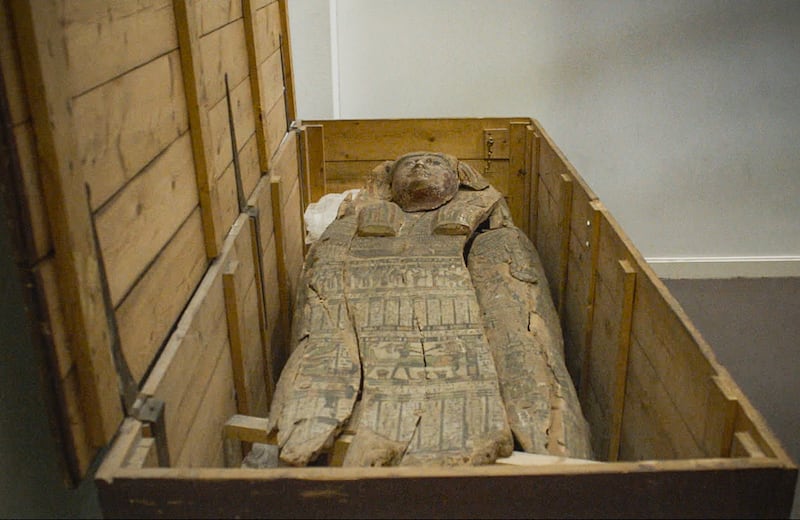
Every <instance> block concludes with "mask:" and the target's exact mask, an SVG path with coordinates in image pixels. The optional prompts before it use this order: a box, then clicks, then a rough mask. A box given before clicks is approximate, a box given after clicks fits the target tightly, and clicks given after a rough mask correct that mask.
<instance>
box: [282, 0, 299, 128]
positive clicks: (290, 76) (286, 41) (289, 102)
mask: <svg viewBox="0 0 800 520" xmlns="http://www.w3.org/2000/svg"><path fill="white" fill-rule="evenodd" d="M278 8H279V12H280V19H281V52H282V53H283V85H284V87H285V89H286V91H285V93H284V96H285V97H286V119H287V120H289V121H294V120H296V119H297V107H296V104H295V97H294V96H295V94H294V64H293V63H292V46H291V41H292V38H291V35H290V34H289V11H288V7H287V5H286V0H278Z"/></svg>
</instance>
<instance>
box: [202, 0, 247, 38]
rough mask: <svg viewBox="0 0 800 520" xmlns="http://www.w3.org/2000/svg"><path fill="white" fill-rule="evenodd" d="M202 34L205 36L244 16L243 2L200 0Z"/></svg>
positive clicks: (233, 0)
mask: <svg viewBox="0 0 800 520" xmlns="http://www.w3.org/2000/svg"><path fill="white" fill-rule="evenodd" d="M198 5H199V11H198V13H199V14H198V18H199V20H200V35H201V36H204V35H206V34H208V33H210V32H212V31H214V30H216V29H219V28H220V27H222V26H223V25H227V24H229V23H231V22H233V21H234V20H238V19H239V18H241V17H242V2H241V1H237V0H199V1H198Z"/></svg>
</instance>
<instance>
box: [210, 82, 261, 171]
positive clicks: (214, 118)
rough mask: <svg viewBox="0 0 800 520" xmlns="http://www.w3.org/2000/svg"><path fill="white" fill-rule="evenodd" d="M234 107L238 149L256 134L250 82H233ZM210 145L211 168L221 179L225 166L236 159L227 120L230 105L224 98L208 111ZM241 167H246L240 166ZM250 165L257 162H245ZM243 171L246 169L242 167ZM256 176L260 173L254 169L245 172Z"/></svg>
mask: <svg viewBox="0 0 800 520" xmlns="http://www.w3.org/2000/svg"><path fill="white" fill-rule="evenodd" d="M230 89H231V109H232V112H233V120H234V123H235V127H234V130H235V132H236V139H237V141H238V142H237V146H238V147H239V150H241V149H242V147H243V145H244V144H245V143H246V142H247V141H249V140H250V138H251V137H252V136H253V134H254V133H255V126H256V125H255V119H254V117H253V100H252V98H251V97H250V82H249V81H242V82H240V83H239V84H238V85H234V84H233V83H231V85H230ZM208 123H209V125H208V128H209V144H210V146H211V150H212V151H211V161H212V162H211V168H212V172H213V174H214V177H215V178H219V177H220V176H221V175H222V172H224V171H225V168H227V167H228V165H229V164H230V163H231V161H232V160H233V153H232V152H233V151H232V149H231V127H230V123H229V119H228V105H227V103H226V100H225V98H224V97H223V98H222V99H221V100H220V101H219V102H217V104H216V105H214V106H213V107H211V108H210V109H209V111H208ZM240 166H245V165H241V164H240ZM246 166H248V168H249V167H251V166H256V172H258V164H257V163H256V164H255V165H246ZM242 169H243V170H244V168H242ZM245 175H247V176H250V177H253V176H257V175H258V174H257V173H255V172H244V171H243V172H242V177H244V176H245Z"/></svg>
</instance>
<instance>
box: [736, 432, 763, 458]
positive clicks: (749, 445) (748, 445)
mask: <svg viewBox="0 0 800 520" xmlns="http://www.w3.org/2000/svg"><path fill="white" fill-rule="evenodd" d="M764 456H765V455H764V452H763V451H761V448H760V447H759V446H758V443H756V441H755V440H753V436H752V435H750V433H748V432H736V433H735V434H734V436H733V447H732V448H731V457H749V458H753V457H764Z"/></svg>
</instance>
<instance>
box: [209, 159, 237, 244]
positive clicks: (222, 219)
mask: <svg viewBox="0 0 800 520" xmlns="http://www.w3.org/2000/svg"><path fill="white" fill-rule="evenodd" d="M211 197H212V200H213V201H214V207H215V208H216V211H214V214H213V218H214V222H215V224H214V229H217V230H220V232H221V233H223V235H226V234H227V233H228V230H229V229H230V227H231V226H232V225H233V222H234V221H235V220H236V218H237V217H238V216H239V199H238V197H237V194H236V170H235V169H234V167H233V163H230V164H228V166H227V167H226V168H225V170H224V171H223V172H222V175H220V176H219V177H217V178H216V179H215V180H214V187H213V189H212V191H211Z"/></svg>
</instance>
